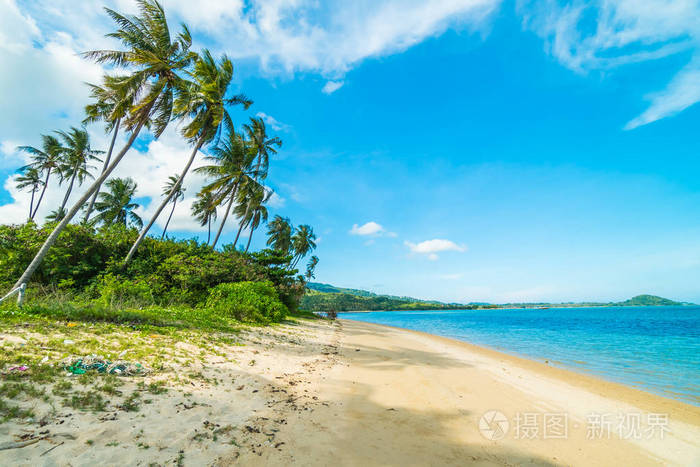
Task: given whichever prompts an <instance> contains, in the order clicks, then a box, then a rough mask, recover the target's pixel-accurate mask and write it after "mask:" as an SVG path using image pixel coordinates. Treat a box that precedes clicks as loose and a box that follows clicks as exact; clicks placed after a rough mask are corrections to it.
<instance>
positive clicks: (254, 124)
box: [243, 117, 282, 179]
mask: <svg viewBox="0 0 700 467" xmlns="http://www.w3.org/2000/svg"><path fill="white" fill-rule="evenodd" d="M243 128H244V130H245V133H246V136H247V137H248V140H249V141H250V142H251V144H252V145H253V146H254V147H255V150H256V151H257V153H258V163H257V166H256V170H257V172H258V178H259V179H264V178H265V177H267V169H268V167H269V165H270V154H277V149H275V147H278V148H279V147H280V146H282V140H281V139H279V138H278V137H276V136H275V137H273V138H269V137H268V136H267V128H265V121H264V120H263V119H262V118H255V117H251V118H250V123H249V124H245V125H243ZM261 169H262V170H261Z"/></svg>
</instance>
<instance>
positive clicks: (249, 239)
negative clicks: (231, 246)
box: [245, 229, 255, 253]
mask: <svg viewBox="0 0 700 467" xmlns="http://www.w3.org/2000/svg"><path fill="white" fill-rule="evenodd" d="M254 231H255V229H250V235H249V236H248V244H247V245H246V246H245V252H246V253H248V248H250V241H251V240H252V239H253V232H254Z"/></svg>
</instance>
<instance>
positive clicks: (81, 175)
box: [56, 127, 102, 211]
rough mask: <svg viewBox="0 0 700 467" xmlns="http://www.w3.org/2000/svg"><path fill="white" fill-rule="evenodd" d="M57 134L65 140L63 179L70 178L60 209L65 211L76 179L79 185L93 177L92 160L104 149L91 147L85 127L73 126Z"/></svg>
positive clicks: (96, 158)
mask: <svg viewBox="0 0 700 467" xmlns="http://www.w3.org/2000/svg"><path fill="white" fill-rule="evenodd" d="M56 134H57V135H58V136H59V137H60V138H61V139H62V140H63V144H64V146H63V150H62V153H63V164H62V169H61V175H62V177H63V180H66V179H69V180H70V183H69V184H68V189H67V190H66V194H65V196H64V197H63V203H61V207H60V211H65V209H66V203H67V202H68V197H69V196H70V194H71V192H72V191H73V185H74V184H75V181H76V180H77V181H78V186H80V185H82V184H83V182H84V181H85V179H86V178H88V177H90V178H92V175H91V174H90V169H91V168H92V166H91V165H89V162H90V161H93V160H97V161H99V160H100V159H99V158H98V157H97V155H98V154H101V153H102V151H97V150H94V149H92V148H91V147H90V136H89V135H88V132H87V131H85V129H80V128H76V127H71V129H70V131H68V132H65V131H57V132H56Z"/></svg>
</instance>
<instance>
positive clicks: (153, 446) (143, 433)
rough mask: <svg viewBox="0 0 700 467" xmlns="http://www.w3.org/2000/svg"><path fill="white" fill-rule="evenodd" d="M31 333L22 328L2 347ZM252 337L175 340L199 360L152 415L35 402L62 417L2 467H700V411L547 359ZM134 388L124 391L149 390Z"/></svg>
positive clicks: (304, 324) (27, 428)
mask: <svg viewBox="0 0 700 467" xmlns="http://www.w3.org/2000/svg"><path fill="white" fill-rule="evenodd" d="M30 338H31V336H26V335H24V336H22V335H21V330H17V331H16V332H14V331H13V332H12V333H4V334H2V335H1V336H0V339H1V340H0V343H2V345H3V346H11V345H20V342H21V340H25V341H26V340H27V339H30ZM35 338H36V339H39V337H35ZM237 339H238V340H237V342H235V343H232V344H231V345H226V344H221V343H218V344H216V345H203V344H188V343H183V342H179V343H177V344H175V346H176V348H177V349H176V350H177V351H178V352H181V353H182V354H183V355H193V356H194V355H196V356H197V358H194V359H193V360H192V361H187V362H186V363H177V362H178V361H179V360H177V359H173V362H175V363H173V364H172V365H170V366H166V367H165V368H164V370H162V371H161V372H155V373H154V374H153V375H149V376H147V377H146V378H145V383H149V384H150V383H152V382H153V381H160V382H161V384H163V385H164V387H166V388H167V392H164V393H162V394H151V395H148V393H147V391H144V392H143V396H141V400H144V399H146V398H148V399H147V400H148V403H144V404H141V406H140V410H138V411H134V412H130V411H124V410H122V409H120V407H123V405H121V406H120V405H119V404H116V403H112V402H110V401H108V404H107V408H106V410H104V411H102V412H99V413H95V412H90V411H81V410H75V409H72V408H67V407H61V406H60V405H58V406H54V407H53V410H52V409H51V407H49V406H48V405H47V406H46V407H44V406H43V405H42V403H39V402H32V403H33V404H34V405H35V411H36V412H37V413H39V414H41V413H46V414H51V416H50V417H45V418H44V422H45V423H43V424H42V425H41V426H38V425H37V423H36V422H35V421H31V420H29V421H28V420H20V421H17V420H15V421H9V422H6V423H4V424H2V425H0V449H1V448H3V447H6V446H8V445H9V444H12V443H18V442H21V440H22V439H24V440H29V441H33V442H32V443H31V444H29V445H27V446H24V447H14V448H10V449H3V450H0V464H1V465H32V466H34V465H72V466H78V465H97V464H100V465H230V464H239V465H319V466H320V465H334V466H337V465H357V466H367V465H465V464H472V465H618V466H619V465H698V463H699V462H700V408H698V407H695V406H691V405H688V404H684V403H681V402H676V401H673V400H671V399H666V398H663V397H659V396H655V395H651V394H648V393H645V392H642V391H638V390H635V389H632V388H629V387H625V386H622V385H618V384H614V383H609V382H605V381H602V380H599V379H596V378H593V377H590V376H586V375H581V374H577V373H573V372H569V371H565V370H562V369H557V368H553V367H551V366H549V365H546V364H543V363H538V362H534V361H530V360H525V359H520V358H516V357H512V356H509V355H505V354H502V353H499V352H495V351H493V350H489V349H484V348H481V347H477V346H473V345H470V344H467V343H463V342H457V341H453V340H450V339H444V338H440V337H436V336H431V335H427V334H423V333H418V332H412V331H405V330H400V329H396V328H389V327H384V326H378V325H371V324H365V323H359V322H353V321H347V320H338V321H336V322H326V321H307V320H303V321H300V322H299V323H296V324H285V325H282V326H277V327H273V328H251V329H248V330H246V331H245V332H242V333H240V334H239V335H238V336H237ZM185 374H186V375H188V376H187V377H185V376H184V375H185ZM142 379H143V378H142ZM124 380H125V385H124V386H123V387H122V390H123V391H124V392H126V391H127V389H129V388H134V389H135V390H136V388H137V387H138V386H137V385H138V383H139V382H140V381H141V380H140V379H138V377H129V378H124ZM140 387H142V388H143V384H142V385H141V386H140ZM37 417H39V415H37Z"/></svg>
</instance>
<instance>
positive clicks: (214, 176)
mask: <svg viewBox="0 0 700 467" xmlns="http://www.w3.org/2000/svg"><path fill="white" fill-rule="evenodd" d="M255 157H256V155H255V150H254V149H253V148H252V147H251V146H249V145H248V144H247V142H246V141H245V140H244V139H243V138H241V137H240V136H238V135H237V134H235V133H234V132H232V131H229V132H228V133H227V137H226V138H225V139H224V140H223V141H220V142H219V145H217V146H216V147H215V148H213V149H212V151H211V155H209V156H207V157H205V158H204V159H205V160H206V161H208V162H210V164H209V165H205V166H202V167H198V168H197V169H196V172H199V173H203V174H205V175H206V177H207V178H208V179H210V180H211V182H209V183H208V184H206V185H205V186H204V187H203V188H202V190H203V191H207V192H210V193H212V194H213V195H214V196H215V197H216V199H217V202H218V203H219V204H226V211H225V212H224V217H223V219H221V222H220V223H219V229H218V231H217V232H216V236H215V237H214V242H213V243H212V248H214V247H216V244H217V243H218V241H219V237H221V232H222V231H223V230H224V225H225V224H226V220H227V219H228V215H229V213H230V212H231V207H232V206H233V204H234V202H235V201H236V195H237V194H238V189H239V187H241V186H242V185H243V184H244V183H246V182H247V181H249V180H253V179H254V178H255V175H256V171H255V169H254V168H253V164H254V163H255Z"/></svg>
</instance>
